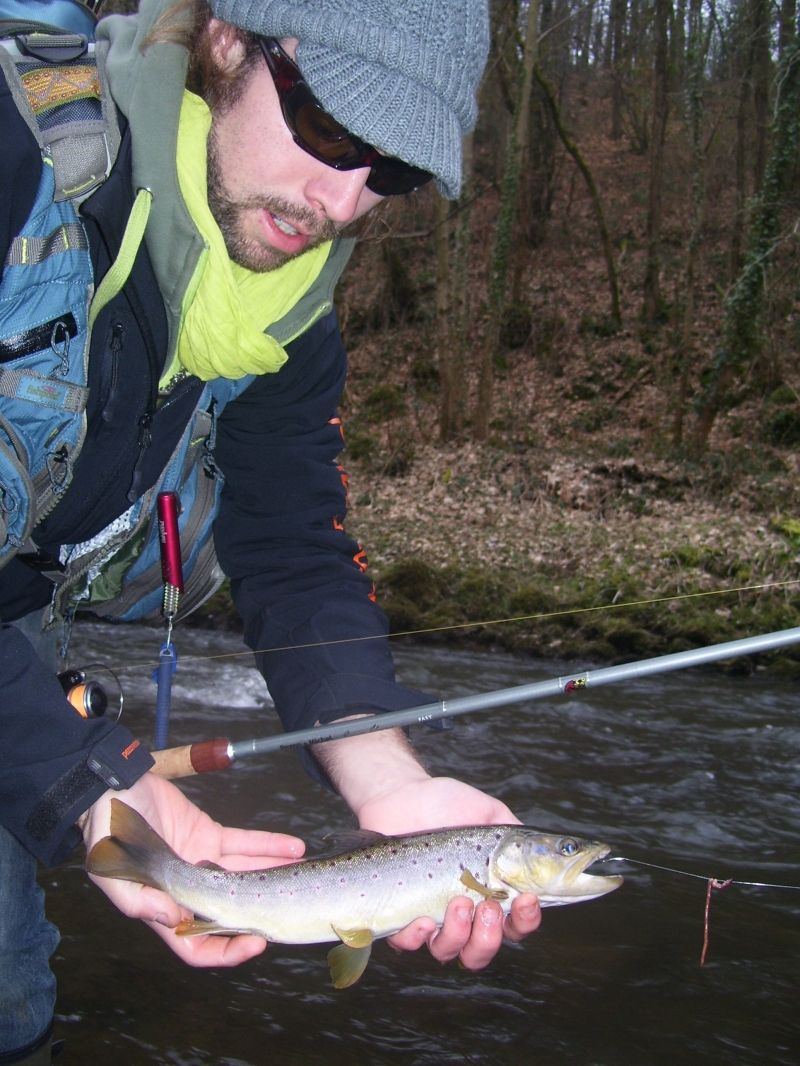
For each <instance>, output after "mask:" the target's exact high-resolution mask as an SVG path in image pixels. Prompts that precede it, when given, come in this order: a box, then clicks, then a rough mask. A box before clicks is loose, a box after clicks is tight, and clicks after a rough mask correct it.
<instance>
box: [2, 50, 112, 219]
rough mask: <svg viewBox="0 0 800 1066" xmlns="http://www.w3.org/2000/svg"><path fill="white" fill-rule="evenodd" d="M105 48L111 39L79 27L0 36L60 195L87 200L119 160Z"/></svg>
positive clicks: (10, 77) (14, 85) (5, 63)
mask: <svg viewBox="0 0 800 1066" xmlns="http://www.w3.org/2000/svg"><path fill="white" fill-rule="evenodd" d="M107 52H108V42H105V41H103V42H98V43H97V44H95V43H94V42H93V41H87V40H86V39H85V38H84V37H81V36H80V35H78V34H68V33H62V34H55V33H31V34H20V35H18V36H17V37H15V38H13V39H8V38H7V39H5V40H2V41H0V66H1V67H2V68H3V73H4V74H5V77H6V81H7V82H8V85H9V89H10V91H11V95H12V97H13V99H14V102H15V104H16V105H17V108H18V110H19V112H20V114H21V115H22V117H23V118H24V120H25V122H26V123H27V125H28V127H29V128H30V130H31V132H32V133H33V135H34V137H35V138H36V141H37V143H38V145H39V148H40V149H41V151H42V152H43V153H44V154H47V155H49V156H50V158H51V159H52V162H53V172H54V177H55V183H56V193H55V200H56V201H61V200H71V201H73V202H74V203H75V204H76V205H77V204H79V203H81V202H82V201H83V200H85V199H86V197H87V196H89V195H90V194H91V193H92V192H93V191H94V190H95V189H96V188H97V186H98V185H100V184H101V183H102V182H104V181H105V179H106V178H107V177H108V175H109V173H110V171H111V167H112V166H113V165H114V160H115V159H116V156H117V152H118V150H119V144H120V132H119V125H118V122H117V110H116V107H115V105H114V102H113V100H112V99H111V94H110V92H109V90H108V83H107V81H106V77H105V58H106V54H107Z"/></svg>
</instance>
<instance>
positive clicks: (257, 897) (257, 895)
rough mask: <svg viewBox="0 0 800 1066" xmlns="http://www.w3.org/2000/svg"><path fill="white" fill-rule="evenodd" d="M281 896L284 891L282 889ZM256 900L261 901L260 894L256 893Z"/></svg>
mask: <svg viewBox="0 0 800 1066" xmlns="http://www.w3.org/2000/svg"><path fill="white" fill-rule="evenodd" d="M281 895H283V889H281ZM256 899H261V893H260V892H257V893H256Z"/></svg>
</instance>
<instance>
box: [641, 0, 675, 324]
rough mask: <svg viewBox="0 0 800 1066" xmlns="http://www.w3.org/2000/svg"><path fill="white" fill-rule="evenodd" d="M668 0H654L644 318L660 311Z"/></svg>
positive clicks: (651, 319)
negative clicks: (651, 119)
mask: <svg viewBox="0 0 800 1066" xmlns="http://www.w3.org/2000/svg"><path fill="white" fill-rule="evenodd" d="M671 14H672V4H671V2H670V0H655V63H654V79H653V133H652V137H651V139H650V195H649V203H648V209H647V267H646V270H645V276H644V307H643V309H642V315H643V317H644V319H645V320H646V321H647V322H655V321H657V320H658V319H659V318H661V316H662V314H663V302H662V298H661V284H660V273H661V254H660V247H659V245H660V242H661V192H662V186H663V183H664V143H665V141H666V136H667V119H668V117H669V95H668V94H669V23H670V16H671Z"/></svg>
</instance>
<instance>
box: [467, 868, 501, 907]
mask: <svg viewBox="0 0 800 1066" xmlns="http://www.w3.org/2000/svg"><path fill="white" fill-rule="evenodd" d="M461 884H462V885H463V886H464V888H468V889H470V891H471V892H478V893H479V894H480V895H481V896H483V898H484V899H494V900H501V899H508V892H506V891H504V890H503V889H502V888H487V887H486V885H482V884H481V883H480V881H478V880H477V879H476V878H475V877H474V876H473V875H472V874H471V873H470V872H469V870H465V871H464V872H463V874H462V875H461Z"/></svg>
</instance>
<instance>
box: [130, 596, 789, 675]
mask: <svg viewBox="0 0 800 1066" xmlns="http://www.w3.org/2000/svg"><path fill="white" fill-rule="evenodd" d="M798 584H800V578H792V579H791V580H788V581H767V582H764V583H762V584H760V585H741V586H739V587H738V588H732V589H709V590H707V591H705V592H684V593H679V594H677V595H675V596H657V597H655V598H654V599H650V600H629V601H627V602H625V603H606V604H600V605H599V606H597V607H572V608H569V609H567V610H563V611H548V612H544V613H540V614H520V615H514V616H513V617H510V618H493V619H489V620H487V621H482V622H455V623H453V624H451V625H446V626H430V627H428V628H426V629H405V630H402V631H401V632H398V633H388V634H387V633H370V634H368V635H366V636H363V637H341V638H339V639H338V640H318V641H313V642H309V643H308V644H286V645H281V646H280V647H277V648H258V649H256V650H255V651H251V650H250V649H247V650H245V651H226V652H219V653H217V654H215V655H192V656H187V657H185V658H184V659H183V660H182V661H183V662H184V663H202V662H210V661H212V660H214V659H236V658H240V657H241V656H243V655H267V654H269V653H271V652H279V651H306V650H308V649H310V648H328V647H332V646H334V645H336V644H357V643H360V642H362V641H368V640H386V639H387V637H389V638H394V637H417V636H425V635H427V634H430V633H448V632H452V631H454V630H457V629H480V628H486V627H488V626H499V625H507V624H510V623H512V622H534V621H546V620H547V619H549V618H565V617H571V616H575V615H579V614H592V613H595V612H597V611H618V610H622V609H623V608H625V607H651V606H654V605H655V604H659V603H677V602H679V601H683V600H696V599H700V598H702V597H705V596H725V595H727V594H731V595H733V594H734V593H740V592H757V591H760V590H763V589H774V588H785V587H786V586H788V585H798ZM142 669H150V664H148V663H132V664H131V665H129V666H124V667H122V668H121V669H120V671H119V672H120V673H128V672H130V671H132V670H142Z"/></svg>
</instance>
